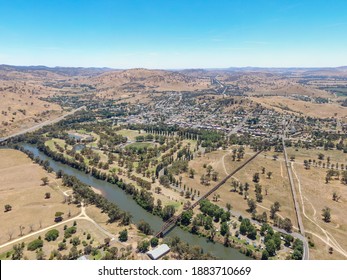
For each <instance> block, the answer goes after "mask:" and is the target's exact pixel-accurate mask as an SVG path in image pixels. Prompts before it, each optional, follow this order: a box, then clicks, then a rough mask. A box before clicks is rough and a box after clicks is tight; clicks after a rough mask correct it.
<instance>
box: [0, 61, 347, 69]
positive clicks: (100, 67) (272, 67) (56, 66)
mask: <svg viewBox="0 0 347 280" xmlns="http://www.w3.org/2000/svg"><path fill="white" fill-rule="evenodd" d="M0 66H10V67H11V66H12V67H28V68H29V67H38V68H39V67H44V68H50V69H54V68H84V69H88V68H90V69H110V70H133V69H146V70H224V69H336V68H345V67H347V64H346V65H339V66H230V67H206V68H202V67H197V68H194V67H188V68H149V67H141V66H139V67H130V68H120V67H107V66H62V65H55V66H48V65H42V64H33V65H24V64H7V63H0Z"/></svg>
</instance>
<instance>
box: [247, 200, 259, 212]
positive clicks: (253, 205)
mask: <svg viewBox="0 0 347 280" xmlns="http://www.w3.org/2000/svg"><path fill="white" fill-rule="evenodd" d="M247 204H248V211H249V212H250V213H253V212H254V211H255V210H256V208H257V204H256V203H255V201H254V199H252V198H251V199H248V200H247Z"/></svg>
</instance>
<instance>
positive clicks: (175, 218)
mask: <svg viewBox="0 0 347 280" xmlns="http://www.w3.org/2000/svg"><path fill="white" fill-rule="evenodd" d="M261 152H262V150H260V151H258V152H257V153H256V154H254V155H253V156H252V157H250V158H249V159H247V160H246V161H245V162H243V163H242V164H241V165H240V166H239V167H237V168H236V169H234V170H233V171H232V172H231V173H230V174H229V175H228V176H226V177H225V178H224V179H223V180H222V181H220V182H219V183H218V184H217V185H216V186H214V187H213V188H212V189H210V190H209V191H208V192H207V193H205V194H204V195H202V196H201V197H200V198H199V199H198V200H197V201H196V202H194V203H193V204H192V205H191V206H190V207H189V208H188V209H186V210H185V211H189V210H191V209H193V208H195V207H196V206H197V205H198V204H199V203H200V201H201V200H203V199H205V198H207V197H208V196H210V195H211V194H212V193H214V192H215V191H216V190H218V189H219V188H220V187H221V186H222V185H224V184H225V183H226V181H228V180H229V179H230V178H231V177H232V176H234V175H235V173H236V172H238V171H240V170H241V169H242V168H243V167H245V166H246V165H247V164H248V163H250V162H251V161H252V160H253V159H254V158H256V157H257V156H258V155H259V154H260V153H261ZM181 216H182V213H181V214H179V215H177V216H172V217H171V218H170V219H169V220H167V221H166V222H165V224H164V225H163V226H162V228H161V229H160V231H158V233H157V234H156V235H155V236H156V237H163V236H164V235H165V234H164V233H165V232H167V231H168V230H169V229H170V228H172V227H174V226H175V225H176V222H177V221H178V220H179V219H180V218H181Z"/></svg>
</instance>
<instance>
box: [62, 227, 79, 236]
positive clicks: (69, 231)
mask: <svg viewBox="0 0 347 280" xmlns="http://www.w3.org/2000/svg"><path fill="white" fill-rule="evenodd" d="M76 231H77V229H76V227H69V228H67V229H66V230H65V233H64V237H65V238H70V237H71V236H72V235H73V234H74V233H76Z"/></svg>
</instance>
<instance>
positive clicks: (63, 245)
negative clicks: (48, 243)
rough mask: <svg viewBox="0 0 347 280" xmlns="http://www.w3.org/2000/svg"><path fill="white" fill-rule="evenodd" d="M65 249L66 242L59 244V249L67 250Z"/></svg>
mask: <svg viewBox="0 0 347 280" xmlns="http://www.w3.org/2000/svg"><path fill="white" fill-rule="evenodd" d="M65 249H66V243H65V242H60V243H59V244H58V250H59V251H62V250H65Z"/></svg>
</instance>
